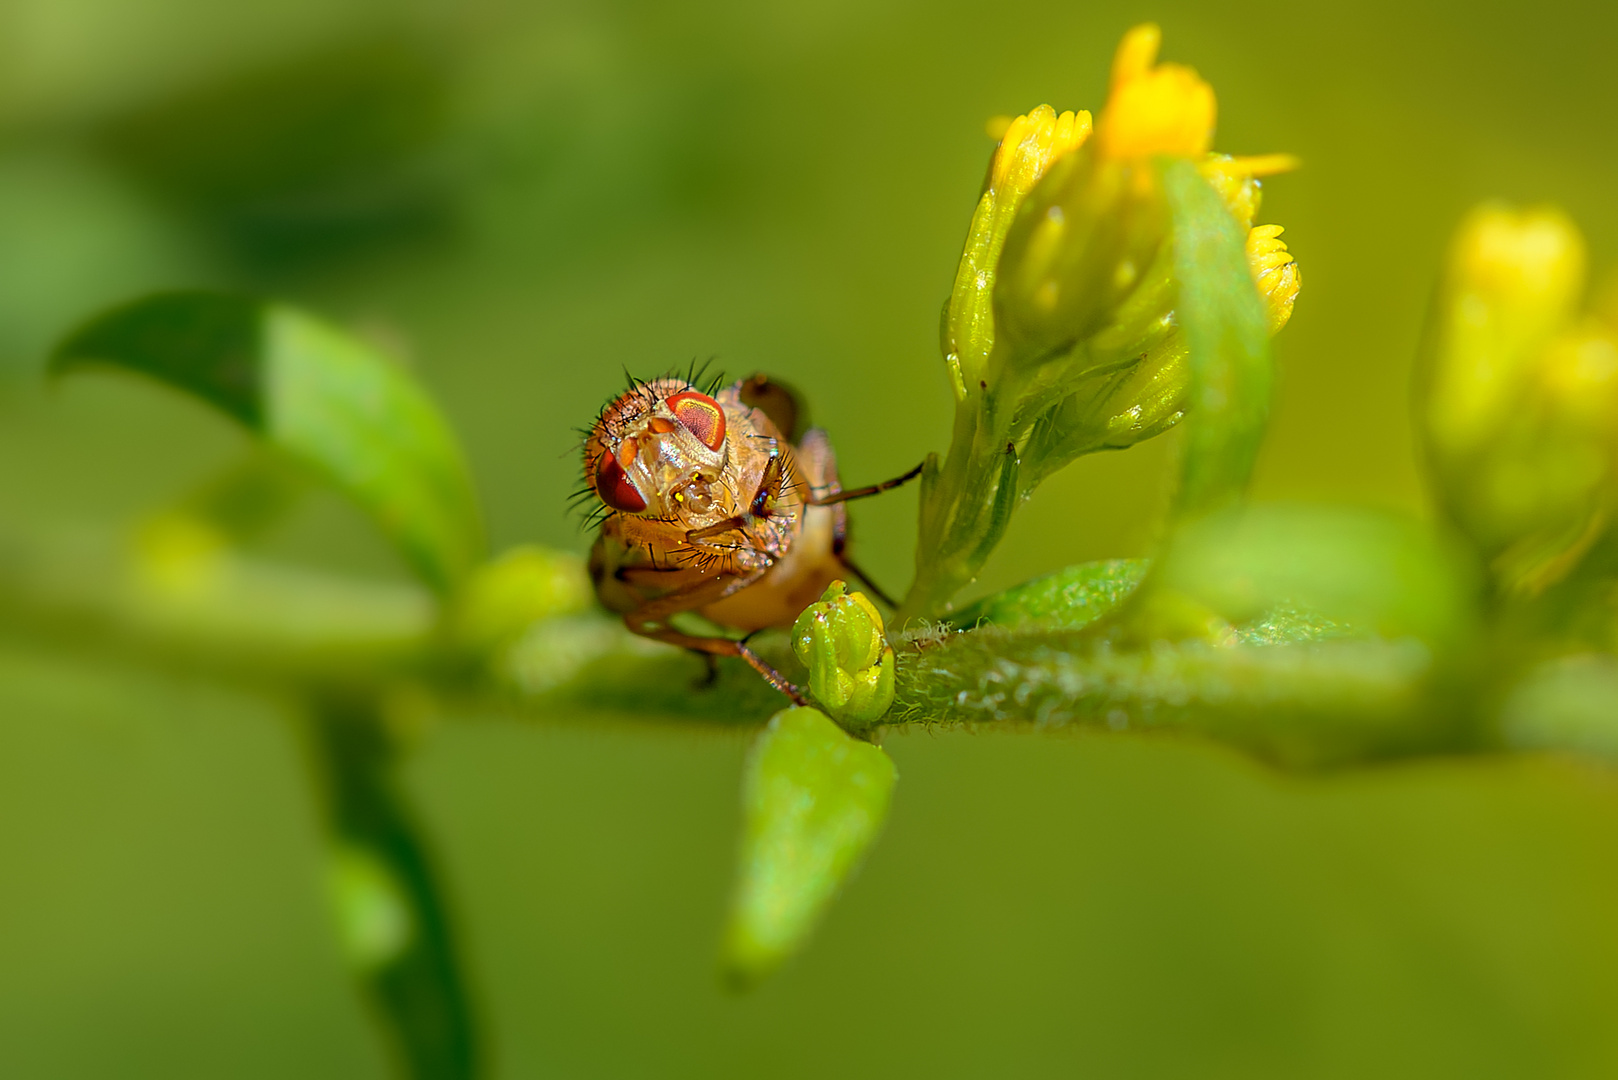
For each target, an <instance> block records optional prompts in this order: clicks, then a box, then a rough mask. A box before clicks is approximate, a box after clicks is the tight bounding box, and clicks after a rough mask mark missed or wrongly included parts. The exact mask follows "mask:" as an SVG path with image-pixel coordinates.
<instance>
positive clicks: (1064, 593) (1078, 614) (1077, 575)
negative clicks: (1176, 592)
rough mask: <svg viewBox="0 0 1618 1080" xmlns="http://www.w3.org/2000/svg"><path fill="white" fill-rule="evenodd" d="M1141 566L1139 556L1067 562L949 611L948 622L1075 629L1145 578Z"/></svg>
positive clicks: (1114, 604) (967, 627)
mask: <svg viewBox="0 0 1618 1080" xmlns="http://www.w3.org/2000/svg"><path fill="white" fill-rule="evenodd" d="M1146 567H1147V562H1146V560H1145V559H1107V560H1104V561H1102V562H1091V563H1080V564H1079V565H1077V566H1069V567H1068V568H1067V569H1065V570H1058V571H1057V572H1056V573H1054V574H1047V575H1046V576H1044V577H1039V578H1035V579H1034V580H1032V581H1028V582H1024V583H1023V584H1021V585H1014V586H1012V587H1011V588H1009V589H1007V590H1005V591H1004V592H1001V593H996V594H995V595H993V596H986V597H984V598H983V599H982V600H979V601H978V602H977V603H975V604H971V605H969V606H967V607H966V608H963V609H962V610H961V611H959V612H956V613H955V614H954V615H951V616H950V619H949V623H950V625H951V626H954V627H956V628H958V629H961V630H970V629H971V628H972V627H974V626H976V625H978V624H979V623H994V624H996V625H999V626H1016V625H1019V624H1022V623H1029V622H1038V623H1040V624H1041V625H1046V626H1051V627H1062V628H1064V629H1068V630H1077V629H1078V628H1079V627H1081V626H1088V625H1089V624H1090V623H1092V622H1094V621H1095V620H1097V619H1099V618H1101V616H1103V615H1105V614H1107V612H1109V611H1111V610H1112V609H1113V608H1115V607H1117V606H1118V605H1119V604H1120V603H1122V602H1123V601H1124V600H1125V599H1126V598H1127V597H1128V596H1129V594H1130V593H1132V592H1134V591H1135V586H1137V585H1139V584H1140V582H1141V579H1142V578H1143V577H1145V576H1146Z"/></svg>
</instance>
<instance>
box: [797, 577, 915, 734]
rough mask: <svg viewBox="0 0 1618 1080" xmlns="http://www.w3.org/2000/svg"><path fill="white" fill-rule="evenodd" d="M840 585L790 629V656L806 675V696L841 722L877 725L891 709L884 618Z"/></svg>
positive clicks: (832, 586)
mask: <svg viewBox="0 0 1618 1080" xmlns="http://www.w3.org/2000/svg"><path fill="white" fill-rule="evenodd" d="M846 588H847V587H846V586H845V585H844V584H843V583H842V582H841V581H834V582H832V583H831V584H830V585H828V586H826V592H825V593H824V595H822V596H821V598H820V600H819V601H817V602H816V603H813V604H810V605H809V606H808V607H807V608H805V609H804V611H803V614H801V615H799V616H798V621H797V622H795V623H793V625H792V651H793V652H794V653H796V654H797V656H798V659H799V660H800V661H802V662H803V665H804V667H806V668H808V669H809V691H810V693H812V694H813V695H814V696H815V700H816V701H817V702H819V703H820V704H821V705H822V706H824V707H825V709H826V711H827V712H828V713H830V714H831V715H832V716H833V717H835V718H836V719H837V720H839V721H851V720H852V721H868V720H875V719H877V718H878V717H880V716H881V715H882V714H883V713H885V712H887V711H888V706H889V705H892V704H893V649H892V648H890V647H889V645H888V642H887V639H886V638H885V637H883V635H882V615H881V613H879V612H878V611H877V610H876V608H875V606H873V605H872V603H871V602H870V601H869V600H867V599H866V598H865V595H864V594H863V593H857V592H856V593H849V592H846Z"/></svg>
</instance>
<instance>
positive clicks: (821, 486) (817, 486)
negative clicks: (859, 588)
mask: <svg viewBox="0 0 1618 1080" xmlns="http://www.w3.org/2000/svg"><path fill="white" fill-rule="evenodd" d="M817 436H818V437H817ZM799 458H800V459H801V461H802V463H803V468H804V472H805V474H806V475H809V476H810V477H811V479H812V481H815V482H814V483H813V486H812V487H811V488H810V498H809V505H811V506H826V507H830V508H831V512H832V534H831V554H832V558H834V559H836V560H837V565H839V566H841V567H842V568H843V569H844V570H846V571H847V572H848V574H849V575H850V576H852V577H854V578H856V579H857V580H858V581H859V583H860V584H861V585H863V586H865V589H866V591H867V592H869V593H870V594H871V595H872V596H875V597H876V598H877V599H878V600H880V601H882V602H883V603H884V604H886V605H887V606H888V607H890V608H897V607H898V606H899V605H898V604H896V603H894V602H893V598H892V597H890V596H889V595H888V593H887V590H885V589H883V588H882V586H880V585H878V584H877V583H876V582H874V581H872V580H871V576H870V575H869V574H867V573H866V572H865V571H864V570H861V569H860V568H859V567H858V566H857V565H856V564H855V563H854V560H853V559H850V558H849V557H848V508H847V507H846V506H844V505H843V504H844V503H845V502H847V501H848V500H849V499H857V498H860V497H862V496H864V495H875V494H876V493H877V492H879V491H887V490H888V489H890V488H895V487H898V486H899V485H900V484H902V483H904V482H905V481H906V480H909V479H910V478H911V477H913V476H915V475H916V474H917V473H918V472H920V471H921V466H919V465H918V466H917V467H916V468H914V469H912V470H911V471H910V472H908V473H906V474H905V475H903V476H901V477H899V478H897V479H895V480H889V481H888V482H887V483H885V484H877V485H875V486H873V487H868V488H859V489H856V490H854V491H844V490H843V489H842V486H841V484H840V483H839V482H838V479H837V458H836V456H835V455H833V453H832V449H831V444H830V443H829V442H828V441H827V440H826V437H825V435H824V434H823V433H821V432H819V431H812V432H810V433H809V434H808V435H806V436H805V437H804V440H803V445H802V446H801V447H800V448H799Z"/></svg>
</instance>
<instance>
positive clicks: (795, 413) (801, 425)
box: [736, 373, 809, 443]
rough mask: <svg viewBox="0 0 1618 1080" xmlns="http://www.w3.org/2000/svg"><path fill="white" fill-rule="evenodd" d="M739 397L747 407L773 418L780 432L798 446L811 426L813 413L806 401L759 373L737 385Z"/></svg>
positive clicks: (784, 384) (792, 390) (787, 387)
mask: <svg viewBox="0 0 1618 1080" xmlns="http://www.w3.org/2000/svg"><path fill="white" fill-rule="evenodd" d="M736 396H737V398H738V399H740V401H741V403H742V404H743V405H746V406H748V407H749V408H753V409H757V410H758V411H759V412H761V413H763V414H764V415H765V416H767V417H769V418H770V423H772V424H774V425H775V427H776V430H778V431H780V432H781V434H782V435H784V436H786V440H787V442H790V443H795V442H797V441H798V438H799V436H801V435H802V434H803V432H804V429H805V428H807V427H808V426H809V410H808V409H807V408H805V407H804V404H803V398H802V397H801V396H799V394H798V392H797V391H796V390H794V389H792V388H791V387H790V386H788V385H787V384H786V383H783V382H778V381H777V380H775V379H772V378H770V377H769V376H768V375H764V374H759V373H755V374H752V375H749V376H748V377H747V378H745V379H743V380H742V381H741V382H740V383H737V384H736Z"/></svg>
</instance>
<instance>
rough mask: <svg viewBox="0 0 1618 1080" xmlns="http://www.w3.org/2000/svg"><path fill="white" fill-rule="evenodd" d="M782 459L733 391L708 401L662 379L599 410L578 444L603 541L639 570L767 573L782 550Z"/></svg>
mask: <svg viewBox="0 0 1618 1080" xmlns="http://www.w3.org/2000/svg"><path fill="white" fill-rule="evenodd" d="M791 454H792V448H791V446H790V445H789V444H788V443H787V442H786V440H785V439H784V438H782V436H781V433H780V432H779V431H778V430H776V428H775V425H774V424H772V423H771V422H770V420H769V419H768V418H767V417H766V416H765V415H764V414H763V413H762V412H760V411H758V410H757V409H754V408H752V407H751V406H749V405H746V404H743V403H742V402H741V401H740V400H739V398H738V397H737V395H736V388H735V387H727V388H726V389H724V390H720V391H718V392H717V395H715V396H710V395H709V394H707V393H704V392H703V391H702V390H699V389H697V388H696V387H695V386H692V385H691V384H690V383H688V382H686V381H685V380H683V379H675V378H664V379H656V380H654V381H652V382H649V383H640V384H637V385H636V386H635V387H634V388H633V389H631V390H630V391H628V392H627V393H625V394H622V395H620V396H619V397H618V398H617V399H615V400H614V401H613V402H611V403H610V404H609V405H608V406H607V407H606V409H604V410H603V411H602V413H601V416H600V418H599V419H597V421H596V423H595V425H594V426H593V427H592V428H591V430H590V433H589V436H588V437H587V438H586V439H585V444H584V475H585V482H586V483H587V484H588V485H589V486H590V489H591V491H592V492H593V493H594V494H595V496H596V498H597V499H599V500H600V501H601V504H602V506H603V507H604V508H605V509H606V510H607V511H608V512H609V517H608V532H610V533H611V534H612V535H613V536H615V537H617V538H619V539H620V540H621V541H622V542H623V543H624V544H625V545H626V546H630V547H634V548H637V549H639V550H640V551H641V553H642V554H643V555H644V557H645V559H646V560H647V561H648V562H651V563H654V564H659V563H660V564H662V565H666V566H670V567H671V568H675V567H678V566H680V565H683V564H686V563H695V562H702V563H703V564H704V565H708V566H713V567H714V568H715V572H721V571H723V572H736V571H739V570H742V569H753V568H757V567H758V566H761V565H767V564H768V563H769V562H770V561H772V560H773V558H774V556H775V555H778V554H779V553H780V551H781V550H782V549H783V548H784V546H785V545H786V544H787V543H789V542H790V537H789V535H788V531H789V530H790V527H791V526H792V524H793V521H794V518H795V514H794V512H793V511H792V510H790V509H789V508H786V507H783V506H782V503H783V502H784V501H785V502H791V501H794V499H793V495H794V492H795V490H796V488H795V481H794V479H793V478H792V476H791V475H790V474H791V471H792V470H791V469H790V468H789V463H790V461H791ZM798 501H801V500H798ZM727 525H728V526H729V527H727ZM716 564H717V565H716Z"/></svg>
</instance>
